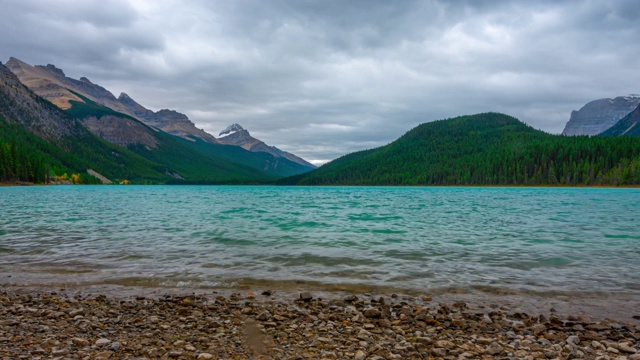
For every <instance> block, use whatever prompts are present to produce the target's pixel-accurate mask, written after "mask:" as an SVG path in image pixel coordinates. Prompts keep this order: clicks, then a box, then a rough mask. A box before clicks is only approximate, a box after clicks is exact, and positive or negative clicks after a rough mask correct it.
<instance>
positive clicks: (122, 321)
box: [0, 285, 640, 360]
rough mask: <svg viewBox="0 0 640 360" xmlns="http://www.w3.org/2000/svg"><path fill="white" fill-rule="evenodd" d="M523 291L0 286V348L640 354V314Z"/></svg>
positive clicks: (122, 352) (120, 353)
mask: <svg viewBox="0 0 640 360" xmlns="http://www.w3.org/2000/svg"><path fill="white" fill-rule="evenodd" d="M497 299H501V300H502V301H496V300H497ZM486 300H488V301H486ZM520 300H522V298H518V297H512V296H510V295H503V296H498V297H492V298H487V299H484V300H483V299H479V298H477V297H476V298H468V297H465V295H464V294H450V295H444V296H443V295H440V294H433V295H417V294H416V295H407V294H402V293H397V294H396V293H391V294H388V293H385V294H381V293H375V292H371V293H351V292H338V291H324V292H323V291H321V290H318V289H307V288H304V287H300V288H296V289H294V288H289V289H286V290H269V289H264V288H254V289H248V288H243V289H238V288H216V289H192V288H157V287H156V288H140V287H125V286H113V285H111V286H106V285H101V286H81V287H78V288H64V289H61V288H59V287H53V286H47V287H37V286H34V287H29V286H2V287H1V288H0V315H1V316H0V357H2V358H14V357H15V358H18V357H19V356H31V357H39V356H42V357H50V356H53V357H65V358H67V357H71V358H85V357H89V358H100V359H109V358H111V359H127V358H140V357H143V358H149V359H154V358H185V359H225V358H254V359H298V358H303V359H305V358H309V359H316V358H318V359H320V358H324V359H359V360H362V359H378V360H380V359H427V358H429V357H432V358H443V359H448V358H451V359H454V358H456V359H457V358H486V359H490V358H527V357H531V358H563V359H564V358H571V357H573V356H576V357H582V358H587V359H596V358H598V357H600V358H602V359H604V358H605V357H602V356H609V357H608V358H622V356H625V357H626V358H627V359H630V360H637V359H640V330H639V327H638V325H637V324H632V323H629V322H624V321H617V320H613V319H610V318H607V317H606V316H602V317H599V318H592V317H590V316H589V315H594V314H581V313H579V312H573V313H571V312H567V311H569V310H571V309H573V310H575V309H577V308H575V307H573V306H574V305H575V304H572V303H570V302H567V306H562V304H561V303H560V302H558V301H556V300H557V299H556V300H554V301H552V302H550V303H549V304H545V305H544V306H548V305H550V306H552V307H553V308H549V309H547V311H544V312H539V313H536V312H534V311H533V310H526V307H527V306H529V305H533V304H534V303H535V302H536V301H539V299H533V298H532V299H530V300H531V303H530V304H527V303H522V304H521V305H523V306H521V307H520V306H518V304H519V303H518V301H520ZM556 308H557V309H556ZM523 309H525V310H523Z"/></svg>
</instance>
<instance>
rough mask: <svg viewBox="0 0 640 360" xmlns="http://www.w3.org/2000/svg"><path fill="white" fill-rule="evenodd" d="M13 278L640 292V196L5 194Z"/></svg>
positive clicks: (539, 191) (192, 189)
mask: <svg viewBox="0 0 640 360" xmlns="http://www.w3.org/2000/svg"><path fill="white" fill-rule="evenodd" d="M0 209H1V212H2V216H1V218H0V284H9V285H11V284H13V285H60V286H63V285H66V286H68V285H83V284H120V285H142V286H162V287H194V288H198V287H205V288H206V287H216V286H235V285H242V284H254V285H261V284H264V285H265V286H267V285H268V284H276V283H282V284H286V283H288V282H290V283H292V284H304V283H310V284H311V283H312V284H316V285H317V286H341V287H346V288H348V287H373V288H398V289H408V290H411V289H416V290H426V291H434V292H437V291H465V290H469V289H475V290H480V291H496V292H501V291H524V292H533V293H539V294H544V293H549V294H557V293H563V292H584V293H606V294H613V293H621V294H625V293H627V294H638V293H639V292H640V261H639V259H640V227H639V225H640V220H639V218H638V214H640V190H639V189H601V188H593V189H592V188H482V187H477V188H476V187H474V188H464V187H401V188H397V187H273V186H40V187H4V188H0Z"/></svg>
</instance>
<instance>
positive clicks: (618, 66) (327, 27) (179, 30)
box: [0, 0, 640, 161]
mask: <svg viewBox="0 0 640 360" xmlns="http://www.w3.org/2000/svg"><path fill="white" fill-rule="evenodd" d="M0 9H1V11H2V21H1V22H0V33H1V34H2V36H0V60H1V61H2V62H6V61H7V60H8V59H9V57H10V56H15V57H17V58H19V59H21V60H23V61H25V62H27V63H29V64H32V65H40V64H42V65H45V64H48V63H52V64H55V65H56V66H58V67H59V68H61V69H63V70H64V71H65V73H66V74H67V76H70V77H73V78H79V77H81V76H86V77H88V78H89V79H90V80H91V81H93V82H94V83H98V84H100V85H102V86H104V87H106V88H107V89H109V90H110V91H111V92H113V93H114V94H115V95H116V96H118V95H119V93H120V92H126V93H127V94H129V95H130V96H131V97H132V98H134V99H136V100H137V101H138V102H139V103H141V104H142V105H144V106H145V107H147V108H150V109H153V110H159V109H162V108H170V109H175V110H177V111H180V112H183V113H185V114H187V115H188V116H189V118H190V119H191V120H192V121H193V122H194V123H195V124H196V125H197V126H198V127H200V128H203V129H205V130H206V131H208V132H210V133H212V134H213V135H215V136H218V133H219V132H220V131H221V130H223V129H224V128H225V127H226V126H227V125H229V124H231V123H234V122H237V123H240V124H241V125H242V126H243V127H245V128H247V129H248V130H249V131H250V132H251V134H252V135H254V136H255V137H257V138H259V139H261V140H264V141H265V142H266V143H268V144H270V145H276V146H278V147H280V148H281V149H283V150H287V151H291V152H293V153H295V154H297V155H300V156H302V157H304V158H305V159H308V160H311V161H319V160H324V161H326V160H331V159H334V158H336V157H339V156H341V155H344V154H345V153H348V152H352V151H355V150H362V149H366V148H372V147H375V146H380V145H384V144H387V143H389V142H390V141H392V140H394V139H396V138H397V137H398V136H400V135H402V134H403V133H405V132H406V131H408V130H410V129H411V128H413V127H415V126H416V125H418V124H421V123H424V122H427V121H432V120H437V119H442V118H448V117H454V116H458V115H466V114H473V113H479V112H486V111H498V112H503V113H506V114H509V115H513V116H515V117H517V118H519V119H520V120H522V121H524V122H526V123H528V124H530V125H532V126H534V127H536V128H539V129H542V130H545V131H548V132H552V133H559V132H561V131H562V129H563V128H564V124H565V123H566V122H567V121H568V119H569V116H570V113H571V110H574V109H575V110H577V109H579V108H580V107H582V105H584V104H585V103H586V102H588V101H591V100H594V99H599V98H604V97H615V96H620V95H628V94H630V93H639V92H640V66H639V64H640V62H639V59H640V36H639V35H640V3H639V2H638V1H637V0H628V1H615V0H612V1H604V0H593V1H555V0H554V1H437V0H434V1H409V0H401V1H387V0H383V1H373V0H363V1H347V0H336V1H306V0H288V1H278V0H273V1H272V0H246V1H244V0H229V1H227V0H220V1H219V0H213V1H212V0H202V1H184V0H183V1H177V0H176V1H157V0H100V1H92V0H55V1H53V0H0Z"/></svg>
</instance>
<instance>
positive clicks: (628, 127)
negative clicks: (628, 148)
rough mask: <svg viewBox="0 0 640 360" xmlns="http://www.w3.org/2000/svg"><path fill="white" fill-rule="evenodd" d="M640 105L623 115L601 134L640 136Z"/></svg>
mask: <svg viewBox="0 0 640 360" xmlns="http://www.w3.org/2000/svg"><path fill="white" fill-rule="evenodd" d="M639 123H640V105H638V107H636V109H635V110H633V111H632V112H631V113H629V114H628V115H627V116H625V117H623V118H622V119H620V121H618V122H617V123H616V124H615V125H613V127H611V128H609V129H608V130H606V131H605V132H603V133H602V134H600V135H603V136H640V124H639Z"/></svg>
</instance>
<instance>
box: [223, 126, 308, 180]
mask: <svg viewBox="0 0 640 360" xmlns="http://www.w3.org/2000/svg"><path fill="white" fill-rule="evenodd" d="M218 141H219V142H220V143H221V144H226V145H235V146H240V147H242V148H243V149H245V150H249V151H252V152H265V153H267V154H271V155H273V156H275V157H277V158H284V159H288V160H291V161H293V162H295V163H298V164H300V165H302V166H306V167H308V168H310V169H309V170H311V169H315V168H316V166H315V165H313V164H311V163H310V162H307V161H306V160H304V159H302V158H300V157H298V156H296V155H294V154H291V153H288V152H286V151H282V150H280V149H278V148H277V147H275V146H269V145H267V144H265V143H264V142H263V141H261V140H258V139H256V138H254V137H253V136H251V134H249V131H247V130H246V129H244V128H243V127H242V126H240V125H239V124H231V125H229V126H228V127H227V128H226V129H224V130H222V131H221V132H220V134H219V135H218Z"/></svg>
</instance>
